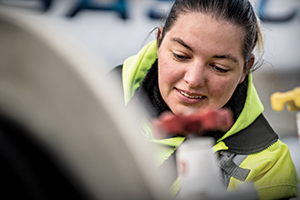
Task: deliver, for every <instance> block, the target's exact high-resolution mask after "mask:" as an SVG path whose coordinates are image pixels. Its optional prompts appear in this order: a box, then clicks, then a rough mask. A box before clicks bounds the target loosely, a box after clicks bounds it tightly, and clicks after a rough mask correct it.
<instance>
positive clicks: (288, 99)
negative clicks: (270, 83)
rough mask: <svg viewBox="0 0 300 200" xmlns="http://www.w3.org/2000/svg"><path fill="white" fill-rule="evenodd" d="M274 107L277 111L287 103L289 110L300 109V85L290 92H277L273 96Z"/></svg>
mask: <svg viewBox="0 0 300 200" xmlns="http://www.w3.org/2000/svg"><path fill="white" fill-rule="evenodd" d="M271 104H272V108H273V110H275V111H280V110H282V109H283V108H284V105H285V104H287V109H288V110H289V111H299V110H300V87H297V88H295V89H294V90H292V91H288V92H284V93H281V92H276V93H274V94H273V95H272V96H271Z"/></svg>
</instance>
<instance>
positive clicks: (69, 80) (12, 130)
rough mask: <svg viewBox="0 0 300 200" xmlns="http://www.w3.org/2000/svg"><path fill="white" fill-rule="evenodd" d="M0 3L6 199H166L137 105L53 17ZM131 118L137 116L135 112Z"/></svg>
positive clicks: (0, 133)
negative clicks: (127, 104) (126, 100)
mask: <svg viewBox="0 0 300 200" xmlns="http://www.w3.org/2000/svg"><path fill="white" fill-rule="evenodd" d="M23 11H24V10H16V9H11V8H5V7H1V8H0V116H1V117H0V126H1V127H0V142H1V144H0V159H1V167H0V168H1V171H0V173H1V180H2V181H3V183H4V184H3V187H2V195H3V196H6V197H9V198H10V199H168V196H167V194H165V193H166V191H167V189H166V187H165V185H164V180H165V179H166V177H165V176H161V175H160V174H158V172H157V171H156V168H155V166H154V164H153V163H154V162H153V161H152V159H151V158H152V155H151V154H150V151H151V150H150V149H149V146H148V145H147V143H145V141H144V140H142V139H141V138H140V137H139V135H140V130H139V128H138V127H139V126H137V123H135V122H137V121H138V117H137V116H135V115H133V113H138V112H139V110H138V109H137V110H136V112H135V111H134V112H128V111H126V110H125V108H124V107H123V102H122V101H121V99H122V97H121V96H118V94H121V92H119V88H117V87H115V85H114V83H113V82H110V81H109V80H105V79H104V76H102V75H101V71H100V68H102V67H105V66H104V65H105V63H104V62H103V60H98V59H97V58H98V56H96V55H95V54H93V52H90V51H89V49H88V48H86V47H85V46H84V45H82V44H80V43H79V41H78V40H77V39H76V38H73V37H72V35H71V34H68V32H66V30H65V29H63V28H62V26H59V25H60V24H59V21H54V20H55V19H50V18H46V17H45V16H41V15H38V14H37V13H31V12H23ZM135 119H136V120H135Z"/></svg>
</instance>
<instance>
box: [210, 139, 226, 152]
mask: <svg viewBox="0 0 300 200" xmlns="http://www.w3.org/2000/svg"><path fill="white" fill-rule="evenodd" d="M212 149H213V151H214V152H217V151H221V150H227V149H228V147H227V146H226V144H225V143H224V142H223V141H221V142H219V143H217V144H215V146H213V148H212Z"/></svg>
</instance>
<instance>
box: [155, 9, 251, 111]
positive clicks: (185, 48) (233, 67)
mask: <svg viewBox="0 0 300 200" xmlns="http://www.w3.org/2000/svg"><path fill="white" fill-rule="evenodd" d="M160 33H161V32H159V33H158V38H159V37H161V34H160ZM243 36H244V34H243V30H242V29H241V28H239V27H238V26H235V25H233V24H230V23H228V22H226V21H222V20H219V21H217V20H216V19H213V18H212V17H211V16H210V15H205V14H200V13H189V14H181V15H179V17H178V19H177V21H176V22H175V23H174V24H173V26H172V28H171V29H170V30H169V31H168V32H167V33H166V35H165V37H164V38H163V40H162V42H161V45H160V46H159V48H158V51H157V55H158V81H159V89H160V92H161V95H162V97H163V99H164V101H165V102H166V104H167V105H168V106H169V108H170V109H171V110H172V112H173V113H174V114H176V115H183V114H186V113H188V112H190V110H191V109H196V108H204V107H211V108H215V109H219V108H221V107H223V106H224V105H225V104H226V103H227V102H228V100H229V99H230V98H231V96H232V94H233V92H234V90H235V89H236V87H237V85H238V84H239V83H241V82H242V81H243V80H244V78H245V73H244V69H243V68H244V59H243V55H242V41H243ZM252 64H253V62H252Z"/></svg>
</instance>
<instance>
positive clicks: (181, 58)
mask: <svg viewBox="0 0 300 200" xmlns="http://www.w3.org/2000/svg"><path fill="white" fill-rule="evenodd" d="M172 54H173V57H174V58H175V59H176V60H186V59H190V57H188V56H185V55H181V54H178V53H174V52H172Z"/></svg>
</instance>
